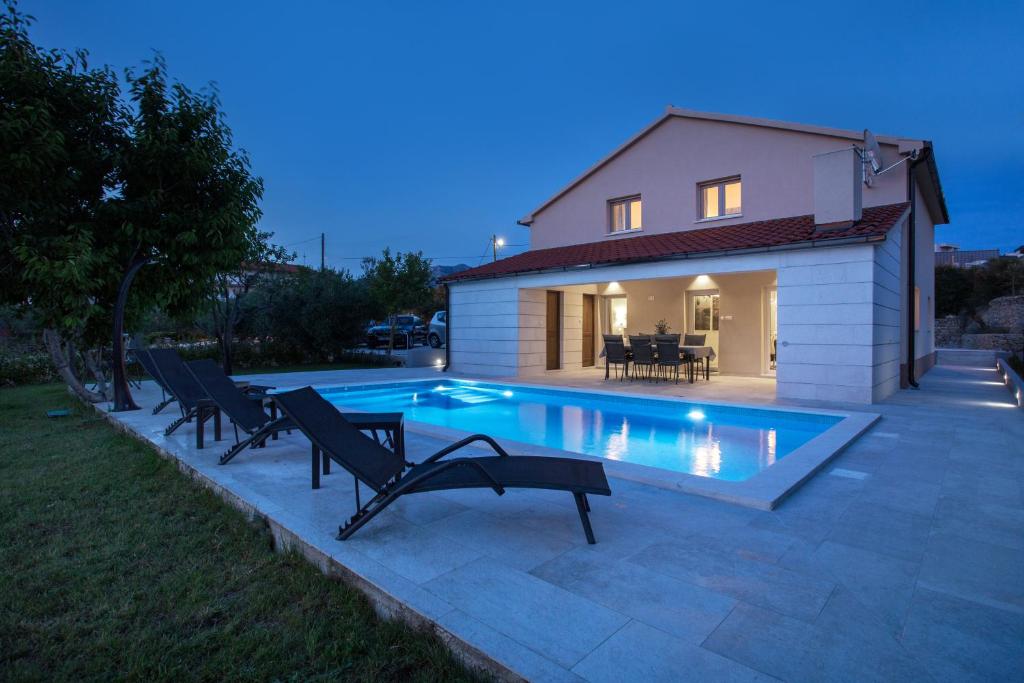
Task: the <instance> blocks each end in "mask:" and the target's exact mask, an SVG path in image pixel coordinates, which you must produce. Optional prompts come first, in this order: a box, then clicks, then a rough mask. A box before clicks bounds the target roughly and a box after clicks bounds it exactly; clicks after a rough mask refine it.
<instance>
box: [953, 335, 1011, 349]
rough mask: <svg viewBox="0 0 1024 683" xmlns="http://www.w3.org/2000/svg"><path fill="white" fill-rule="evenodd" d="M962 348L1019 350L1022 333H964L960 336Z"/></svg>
mask: <svg viewBox="0 0 1024 683" xmlns="http://www.w3.org/2000/svg"><path fill="white" fill-rule="evenodd" d="M959 346H960V348H962V349H991V350H993V351H1020V350H1021V349H1022V348H1024V333H1019V332H1001V333H990V334H965V335H963V336H962V337H960V345H959Z"/></svg>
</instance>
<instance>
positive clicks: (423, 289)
mask: <svg viewBox="0 0 1024 683" xmlns="http://www.w3.org/2000/svg"><path fill="white" fill-rule="evenodd" d="M363 277H364V279H365V280H366V282H367V285H368V287H369V290H370V296H371V298H372V300H373V303H374V305H375V306H376V307H377V308H378V310H380V311H381V312H382V313H384V315H385V316H386V318H387V320H388V322H389V323H390V325H391V334H390V335H388V337H389V339H388V354H391V353H392V352H393V351H394V348H395V316H396V315H398V314H399V313H401V312H403V311H409V310H411V311H422V310H424V309H426V308H428V307H429V306H430V304H431V301H432V300H433V290H432V288H431V282H432V276H431V272H430V259H427V258H424V257H423V253H422V252H415V253H413V252H408V253H404V254H403V253H402V252H397V253H396V254H395V255H394V256H392V255H391V250H390V249H385V250H384V253H383V254H382V255H381V257H380V258H367V259H364V260H363Z"/></svg>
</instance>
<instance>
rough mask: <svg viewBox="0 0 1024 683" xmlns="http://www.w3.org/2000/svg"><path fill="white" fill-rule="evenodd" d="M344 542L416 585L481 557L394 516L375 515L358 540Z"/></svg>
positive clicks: (472, 551) (449, 540)
mask: <svg viewBox="0 0 1024 683" xmlns="http://www.w3.org/2000/svg"><path fill="white" fill-rule="evenodd" d="M345 542H346V543H352V545H354V546H356V547H357V548H358V549H359V550H361V551H362V552H363V553H365V554H366V555H367V556H368V557H371V558H373V559H374V560H377V561H378V562H380V563H381V564H382V565H384V566H385V567H387V568H388V569H390V570H391V571H393V572H395V573H396V574H400V575H401V576H404V577H406V578H407V579H410V580H411V581H415V582H416V583H423V582H425V581H430V580H431V579H433V578H435V577H437V576H440V575H442V574H444V573H446V572H449V571H451V570H452V569H455V568H456V567H461V566H462V565H464V564H466V563H468V562H471V561H473V560H475V559H477V558H478V557H480V556H481V555H482V554H483V553H482V552H481V551H480V550H479V549H476V548H471V547H470V546H467V545H463V544H462V543H459V542H455V541H453V540H452V539H451V538H448V537H446V536H443V535H441V534H436V533H429V532H426V531H424V529H423V527H421V526H418V525H415V524H412V523H410V522H408V521H406V520H405V519H402V518H401V517H399V516H398V515H390V516H388V517H384V515H379V516H378V517H377V518H375V519H374V520H373V522H372V523H370V524H367V525H366V527H364V528H363V529H360V531H359V535H358V538H357V537H355V536H354V537H353V538H352V539H351V540H349V541H345ZM396 548H401V552H396Z"/></svg>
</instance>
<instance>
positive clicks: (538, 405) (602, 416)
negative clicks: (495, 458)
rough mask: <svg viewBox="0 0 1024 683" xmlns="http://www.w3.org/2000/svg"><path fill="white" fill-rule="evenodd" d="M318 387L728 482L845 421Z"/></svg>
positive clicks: (518, 437) (678, 406)
mask: <svg viewBox="0 0 1024 683" xmlns="http://www.w3.org/2000/svg"><path fill="white" fill-rule="evenodd" d="M320 393H321V394H323V396H324V397H325V398H326V399H327V400H329V401H330V402H331V403H333V404H335V405H337V406H343V407H348V408H354V409H357V410H364V411H372V412H391V411H401V412H403V413H405V419H406V420H413V421H416V422H424V423H427V424H431V425H437V426H441V427H449V428H452V429H459V430H462V431H466V432H483V433H485V434H490V435H491V436H494V437H496V438H498V439H512V440H515V441H522V442H525V443H530V444H535V445H539V446H548V447H551V448H559V449H562V450H566V451H572V452H575V453H583V454H586V455H595V456H600V457H602V458H607V459H609V460H621V461H623V462H630V463H636V464H639V465H647V466H650V467H658V468H661V469H665V470H672V471H674V472H685V473H689V474H695V475H699V476H702V477H713V478H715V479H725V480H729V481H743V480H744V479H747V478H749V477H751V476H753V475H755V474H757V473H758V472H760V471H762V470H764V469H765V468H767V467H770V466H771V465H772V464H774V463H775V462H777V461H778V460H780V459H782V458H784V457H785V456H786V455H787V454H789V453H791V452H792V451H793V450H794V449H796V448H797V447H799V446H801V445H803V444H805V443H807V442H808V441H809V440H810V439H812V438H814V437H815V436H817V435H819V434H821V433H822V432H824V431H825V430H827V429H828V428H829V427H831V426H832V425H834V424H836V423H837V422H839V420H840V419H841V418H839V417H835V416H831V415H818V414H811V413H795V412H788V411H780V410H761V409H756V408H740V407H732V406H714V405H702V404H699V403H683V402H679V401H668V400H659V399H653V398H651V399H648V398H633V397H626V396H615V395H607V394H595V393H580V392H569V391H560V390H558V389H539V388H532V387H531V388H525V387H521V386H517V385H502V384H492V383H488V382H471V381H465V380H446V381H438V380H432V381H422V382H402V383H394V384H384V385H380V384H378V385H365V386H350V387H335V388H330V389H321V390H320Z"/></svg>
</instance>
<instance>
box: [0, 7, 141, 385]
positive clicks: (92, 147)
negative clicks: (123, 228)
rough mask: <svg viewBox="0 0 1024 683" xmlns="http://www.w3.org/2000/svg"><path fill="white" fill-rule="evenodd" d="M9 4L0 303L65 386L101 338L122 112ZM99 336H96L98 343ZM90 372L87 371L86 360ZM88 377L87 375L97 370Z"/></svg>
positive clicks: (2, 43)
mask: <svg viewBox="0 0 1024 683" xmlns="http://www.w3.org/2000/svg"><path fill="white" fill-rule="evenodd" d="M29 22H30V18H29V17H26V16H24V15H22V14H20V13H19V12H18V10H17V8H16V7H15V6H14V4H13V3H12V2H5V4H4V11H3V12H2V13H0V303H5V304H9V305H13V306H16V307H19V308H21V309H24V308H26V307H27V306H28V304H31V308H32V314H33V318H34V319H35V320H36V321H37V323H38V324H39V325H40V326H41V327H42V328H43V329H44V339H45V340H46V342H47V347H48V348H49V350H50V351H51V354H52V355H53V356H54V363H55V365H56V366H57V367H58V368H61V370H62V373H61V374H62V376H63V377H64V379H65V380H66V381H67V382H68V384H69V386H71V387H72V388H73V389H75V390H76V392H78V393H79V394H80V395H82V396H83V397H85V398H88V399H91V400H96V399H99V398H103V393H102V391H101V392H100V393H94V392H90V391H87V390H86V389H85V387H84V386H83V384H82V383H81V381H80V380H79V379H78V376H77V374H76V373H75V370H74V369H75V366H76V359H80V358H81V357H80V356H79V354H78V353H77V352H76V350H77V349H80V348H81V347H82V346H83V344H85V343H88V342H95V341H96V340H97V339H98V338H99V337H100V335H102V334H103V333H107V334H109V329H110V328H109V326H108V325H104V324H103V322H104V321H105V320H109V318H107V317H106V316H108V315H109V306H108V304H109V301H110V299H108V298H105V296H104V294H106V293H109V292H110V291H111V290H112V289H113V288H114V286H115V285H116V279H114V278H115V277H116V275H113V276H112V273H111V272H110V259H111V257H112V254H113V251H114V250H113V247H112V245H111V241H110V239H109V233H110V227H111V225H112V224H113V220H114V219H113V217H112V216H111V214H110V211H109V206H108V202H107V198H108V196H109V194H110V193H111V192H113V191H115V190H116V187H117V184H118V182H119V163H120V154H121V151H122V150H123V147H124V144H125V139H126V130H125V128H126V124H127V118H128V117H127V111H126V109H125V107H124V104H123V102H122V101H121V99H120V97H119V93H120V88H119V84H118V81H117V77H116V76H115V75H114V73H113V71H111V70H110V69H109V68H92V67H90V66H89V64H88V60H87V54H86V53H85V52H84V51H77V52H66V51H63V50H46V49H43V48H41V47H38V46H36V45H34V44H33V43H32V41H31V40H30V39H29V36H28V26H29ZM100 330H103V332H100ZM92 360H95V359H94V358H93V359H92ZM93 365H94V368H93V369H94V370H96V368H95V364H93Z"/></svg>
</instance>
